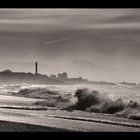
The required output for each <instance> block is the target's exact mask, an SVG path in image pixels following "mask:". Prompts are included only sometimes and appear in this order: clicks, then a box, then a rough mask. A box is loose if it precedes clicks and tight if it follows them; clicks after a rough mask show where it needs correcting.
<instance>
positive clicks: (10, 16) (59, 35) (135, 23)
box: [0, 9, 140, 82]
mask: <svg viewBox="0 0 140 140" xmlns="http://www.w3.org/2000/svg"><path fill="white" fill-rule="evenodd" d="M73 59H79V60H88V61H91V62H93V64H95V65H96V67H95V68H94V67H92V68H91V69H90V70H89V69H88V68H87V69H86V68H85V69H84V71H82V73H80V74H81V75H83V76H84V77H87V78H88V79H90V80H107V81H123V80H124V81H129V82H140V9H0V62H34V61H36V60H37V61H39V63H43V64H47V65H52V66H59V65H61V66H62V65H63V66H67V65H69V66H70V65H71V63H72V60H73ZM84 66H85V65H84V64H83V67H84ZM62 70H63V71H68V70H67V69H65V68H64V69H62ZM58 72H59V71H58ZM56 73H57V68H56ZM69 73H70V75H71V76H79V75H78V70H77V71H76V72H75V70H74V69H73V70H71V71H69Z"/></svg>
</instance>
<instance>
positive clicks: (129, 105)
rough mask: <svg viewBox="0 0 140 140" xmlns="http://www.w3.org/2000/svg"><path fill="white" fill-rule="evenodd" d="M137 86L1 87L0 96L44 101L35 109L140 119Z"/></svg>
mask: <svg viewBox="0 0 140 140" xmlns="http://www.w3.org/2000/svg"><path fill="white" fill-rule="evenodd" d="M139 93H140V86H139V85H135V86H127V85H118V84H116V85H96V84H93V85H27V84H22V85H1V86H0V94H1V95H14V96H21V97H27V98H39V99H45V101H38V102H35V103H34V105H37V106H47V107H56V108H58V109H66V110H68V111H72V110H82V111H86V112H96V113H106V114H115V115H116V116H118V117H125V118H129V119H137V120H140V95H139Z"/></svg>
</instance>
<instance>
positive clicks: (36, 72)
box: [35, 62, 38, 74]
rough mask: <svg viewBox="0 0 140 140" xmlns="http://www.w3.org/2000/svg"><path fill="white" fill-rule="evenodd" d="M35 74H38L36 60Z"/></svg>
mask: <svg viewBox="0 0 140 140" xmlns="http://www.w3.org/2000/svg"><path fill="white" fill-rule="evenodd" d="M35 74H38V63H37V62H35Z"/></svg>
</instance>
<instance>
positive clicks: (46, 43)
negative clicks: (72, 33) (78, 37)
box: [44, 37, 72, 45]
mask: <svg viewBox="0 0 140 140" xmlns="http://www.w3.org/2000/svg"><path fill="white" fill-rule="evenodd" d="M69 39H72V37H67V38H62V39H58V40H52V41H48V42H45V43H44V44H45V45H48V44H52V43H56V42H60V41H65V40H69Z"/></svg>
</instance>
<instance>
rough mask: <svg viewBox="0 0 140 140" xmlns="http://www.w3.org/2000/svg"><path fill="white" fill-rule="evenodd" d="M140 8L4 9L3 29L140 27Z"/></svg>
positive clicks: (0, 24)
mask: <svg viewBox="0 0 140 140" xmlns="http://www.w3.org/2000/svg"><path fill="white" fill-rule="evenodd" d="M139 11H140V10H134V9H73V10H72V9H20V10H19V9H14V10H11V9H4V10H0V31H19V32H20V31H24V32H29V31H36V32H47V31H48V32H51V31H55V30H56V31H61V30H62V31H63V30H79V29H80V30H83V29H110V28H116V29H117V28H139V27H140V24H139V21H140V16H139V14H138V13H139ZM124 21H125V22H124Z"/></svg>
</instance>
